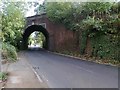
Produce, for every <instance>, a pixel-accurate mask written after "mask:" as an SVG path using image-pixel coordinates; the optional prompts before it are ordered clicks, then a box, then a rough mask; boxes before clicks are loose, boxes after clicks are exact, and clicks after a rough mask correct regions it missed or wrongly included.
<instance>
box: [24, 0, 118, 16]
mask: <svg viewBox="0 0 120 90" xmlns="http://www.w3.org/2000/svg"><path fill="white" fill-rule="evenodd" d="M25 1H26V2H38V3H39V4H42V3H43V1H44V0H25ZM48 1H51V2H52V1H58V0H48ZM59 1H61V0H59ZM62 1H65V0H62ZM66 1H69V0H66ZM70 1H76V0H70ZM78 1H79V0H78ZM82 1H84V0H82ZM94 1H95V0H94ZM115 1H117V2H118V1H120V0H115ZM34 9H35V8H34V6H32V7H31V8H30V9H29V10H28V11H27V12H26V14H25V16H26V17H29V16H33V15H35V12H34Z"/></svg>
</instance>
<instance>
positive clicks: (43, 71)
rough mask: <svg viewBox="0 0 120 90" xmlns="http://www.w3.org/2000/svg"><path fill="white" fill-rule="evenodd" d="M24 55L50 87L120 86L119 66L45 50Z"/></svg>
mask: <svg viewBox="0 0 120 90" xmlns="http://www.w3.org/2000/svg"><path fill="white" fill-rule="evenodd" d="M24 56H25V58H26V59H27V60H28V62H29V63H30V64H31V65H32V67H33V68H34V69H35V71H36V72H37V74H38V75H39V76H40V78H41V79H42V81H43V82H46V83H47V84H48V86H49V87H50V88H118V68H117V67H112V66H107V65H100V64H96V63H93V62H88V61H83V60H77V59H73V58H69V57H64V56H60V55H56V54H52V53H49V52H47V51H45V50H39V51H35V50H28V51H24Z"/></svg>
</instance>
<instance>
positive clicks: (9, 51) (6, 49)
mask: <svg viewBox="0 0 120 90" xmlns="http://www.w3.org/2000/svg"><path fill="white" fill-rule="evenodd" d="M2 58H3V59H6V60H8V61H15V60H17V51H16V48H15V47H14V46H13V45H11V44H8V43H2Z"/></svg>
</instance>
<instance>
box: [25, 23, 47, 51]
mask: <svg viewBox="0 0 120 90" xmlns="http://www.w3.org/2000/svg"><path fill="white" fill-rule="evenodd" d="M32 34H33V35H34V36H36V37H37V39H39V38H40V37H39V35H42V37H43V39H44V40H42V48H44V49H47V50H48V49H49V33H48V31H47V30H46V29H45V28H44V27H43V26H41V25H31V26H29V27H27V28H26V29H25V31H24V33H23V47H24V49H28V47H29V46H30V44H31V43H30V37H31V35H32ZM35 34H36V35H35ZM34 45H35V44H34ZM36 45H37V43H36ZM36 45H35V46H36Z"/></svg>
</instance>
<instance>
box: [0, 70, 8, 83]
mask: <svg viewBox="0 0 120 90" xmlns="http://www.w3.org/2000/svg"><path fill="white" fill-rule="evenodd" d="M6 79H7V73H5V72H0V80H2V81H4V80H6Z"/></svg>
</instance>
